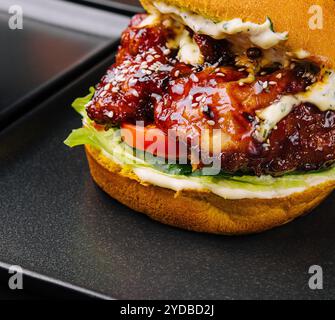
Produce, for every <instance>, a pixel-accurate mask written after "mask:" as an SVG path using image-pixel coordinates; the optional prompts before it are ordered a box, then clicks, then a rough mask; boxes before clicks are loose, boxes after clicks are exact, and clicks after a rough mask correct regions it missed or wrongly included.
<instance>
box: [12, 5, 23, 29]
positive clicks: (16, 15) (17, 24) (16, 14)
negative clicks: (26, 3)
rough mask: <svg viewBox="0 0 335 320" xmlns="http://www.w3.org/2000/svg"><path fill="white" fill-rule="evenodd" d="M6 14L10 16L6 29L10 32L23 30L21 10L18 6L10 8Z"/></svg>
mask: <svg viewBox="0 0 335 320" xmlns="http://www.w3.org/2000/svg"><path fill="white" fill-rule="evenodd" d="M8 13H9V14H10V15H11V16H10V18H9V20H8V27H9V29H11V30H22V29H23V8H22V7H21V6H19V5H13V6H10V7H9V9H8Z"/></svg>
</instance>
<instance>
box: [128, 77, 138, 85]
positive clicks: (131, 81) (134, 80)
mask: <svg viewBox="0 0 335 320" xmlns="http://www.w3.org/2000/svg"><path fill="white" fill-rule="evenodd" d="M136 83H137V79H134V78H132V79H130V80H129V85H130V86H134V85H135V84H136Z"/></svg>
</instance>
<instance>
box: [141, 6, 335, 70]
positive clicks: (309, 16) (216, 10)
mask: <svg viewBox="0 0 335 320" xmlns="http://www.w3.org/2000/svg"><path fill="white" fill-rule="evenodd" d="M152 2H153V1H152V0H141V3H142V5H143V7H144V8H145V9H146V10H147V11H148V12H152V11H153V9H152V8H153V7H152ZM162 2H164V3H166V4H169V5H173V6H177V7H179V8H181V9H185V10H189V11H193V12H194V13H197V14H200V15H203V16H205V17H206V18H209V19H212V20H214V21H223V20H224V21H226V20H231V19H234V18H241V19H242V20H244V21H250V22H254V23H259V24H260V23H263V22H264V21H265V19H266V17H270V19H271V20H272V22H273V24H274V28H275V30H276V31H277V32H284V31H288V32H289V40H288V41H287V42H286V45H287V49H288V50H289V51H295V50H299V49H304V50H307V51H309V52H311V53H312V54H313V55H318V56H322V57H325V58H328V59H329V61H330V64H332V65H333V66H334V62H335V46H334V45H333V44H334V43H335V32H334V31H335V29H334V28H335V27H334V26H335V1H334V0H293V1H287V0H285V1H284V0H279V1H274V0H260V1H255V0H187V1H186V0H164V1H162ZM313 6H314V7H313ZM315 6H320V8H321V9H322V12H321V11H319V10H320V8H319V7H315ZM320 12H321V13H322V15H321V16H318V14H319V13H320ZM318 17H322V18H323V26H322V29H315V30H312V29H314V28H315V27H316V26H317V27H321V24H319V22H320V19H317V18H318ZM315 19H316V20H315ZM310 26H312V28H311V27H310Z"/></svg>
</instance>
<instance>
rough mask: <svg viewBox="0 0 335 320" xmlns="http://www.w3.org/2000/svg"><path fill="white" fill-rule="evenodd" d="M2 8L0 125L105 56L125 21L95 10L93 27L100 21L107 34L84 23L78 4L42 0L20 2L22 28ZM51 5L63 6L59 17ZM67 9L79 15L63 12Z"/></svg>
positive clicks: (0, 6)
mask: <svg viewBox="0 0 335 320" xmlns="http://www.w3.org/2000/svg"><path fill="white" fill-rule="evenodd" d="M21 2H22V1H21ZM18 3H20V2H19V1H18ZM70 7H71V8H70ZM5 8H6V5H5V4H4V3H2V4H0V41H1V43H2V45H1V46H0V57H1V59H0V70H1V81H0V129H1V128H2V127H4V126H5V125H8V123H10V122H11V121H12V120H13V119H15V118H17V117H18V116H20V115H21V114H23V113H25V112H26V111H27V110H29V109H31V108H33V107H34V106H35V105H36V104H37V103H39V102H41V101H43V100H44V99H45V98H46V97H48V96H49V95H51V94H53V93H54V92H55V91H57V90H58V89H59V88H60V87H62V86H64V85H65V84H67V83H69V82H70V81H72V80H73V79H74V78H75V77H76V76H78V74H81V73H82V72H83V70H85V69H87V68H88V67H90V66H92V65H94V64H95V63H96V62H97V61H99V59H101V57H105V56H106V55H107V53H108V52H110V49H111V47H112V45H113V43H114V42H115V41H116V40H117V38H118V37H119V34H120V33H121V30H122V29H123V28H124V27H125V26H126V24H127V21H128V18H125V17H124V18H122V17H120V16H117V15H115V14H113V13H106V12H103V11H97V12H98V13H96V15H95V16H94V17H95V18H99V17H101V19H100V20H99V27H100V28H101V26H103V23H105V25H104V28H105V29H106V30H114V33H113V34H114V36H113V35H111V36H109V35H108V34H101V33H99V30H100V29H98V28H97V29H95V26H94V24H92V23H88V22H87V23H85V19H87V18H86V17H84V16H83V12H84V13H85V12H86V11H84V10H85V8H83V7H82V6H79V5H74V4H69V3H67V2H62V1H59V3H58V6H57V7H55V6H50V2H49V1H45V2H43V4H42V3H40V5H39V10H38V11H36V10H35V7H34V4H31V3H29V2H24V3H23V4H22V9H23V13H24V16H23V30H11V29H10V28H9V26H8V21H9V18H10V15H9V14H8V12H7V13H5V12H4V11H1V9H3V10H5ZM56 8H57V9H58V10H62V12H63V14H62V19H58V20H59V21H54V20H55V19H54V16H53V14H55V12H54V11H55V10H56ZM70 9H71V10H75V12H78V15H79V17H78V16H77V17H76V19H73V18H71V15H69V13H67V14H65V13H66V12H68V11H69V10H70ZM31 17H33V18H34V19H31ZM106 17H107V18H106ZM108 17H109V19H108ZM47 21H50V22H51V23H57V25H55V24H49V23H46V22H47ZM111 22H112V23H111ZM82 25H86V29H83V27H82Z"/></svg>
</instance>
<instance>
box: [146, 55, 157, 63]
mask: <svg viewBox="0 0 335 320" xmlns="http://www.w3.org/2000/svg"><path fill="white" fill-rule="evenodd" d="M146 60H147V61H148V62H152V61H154V60H155V58H154V57H153V56H152V55H151V54H149V55H148V56H147V58H146Z"/></svg>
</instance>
